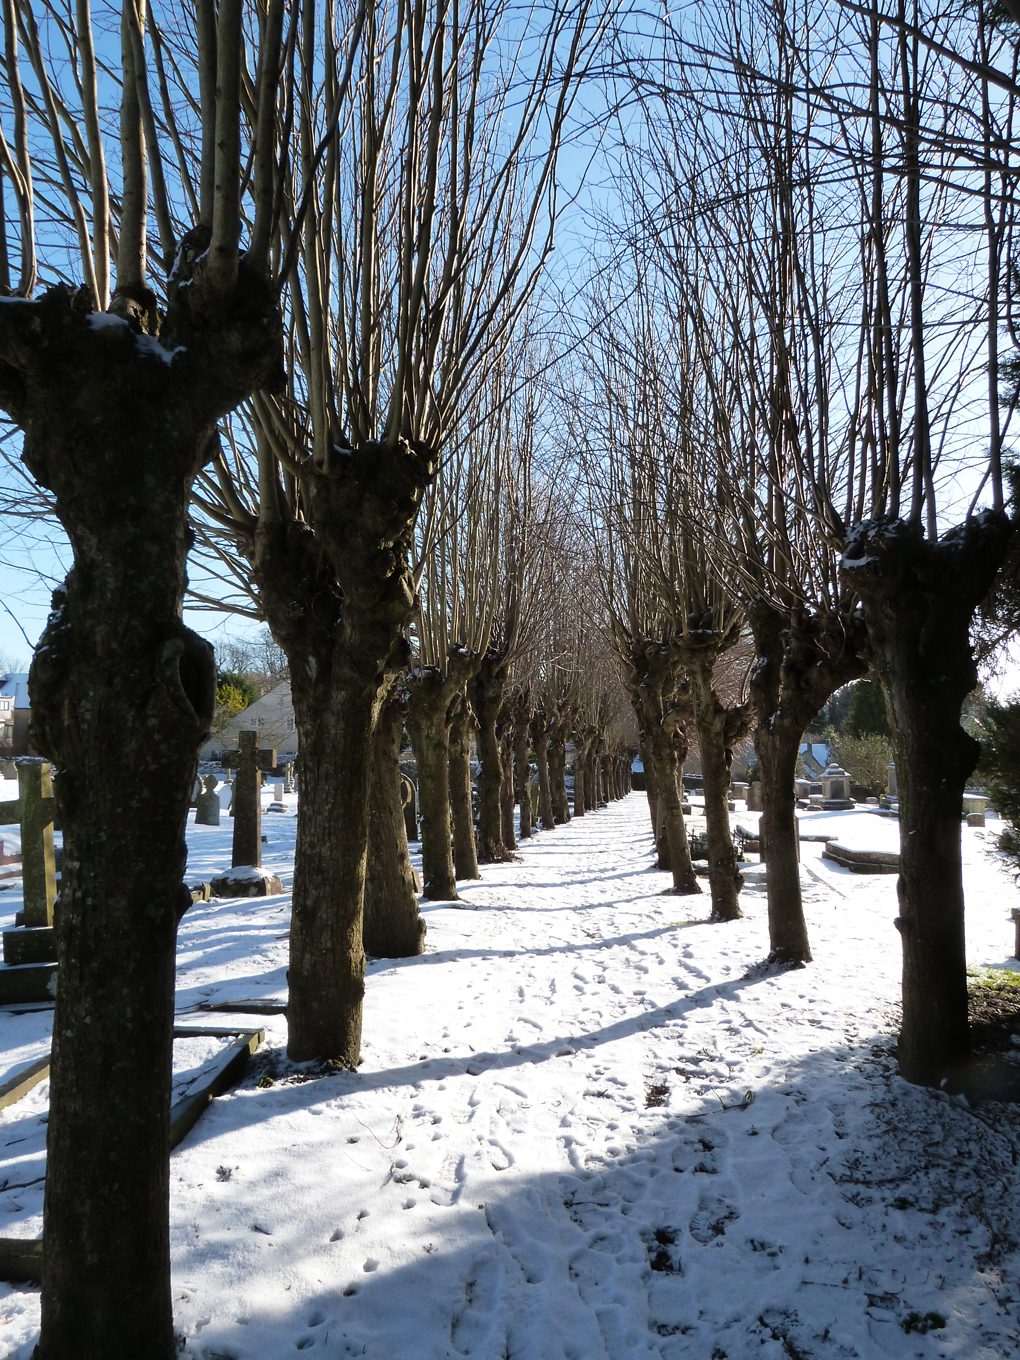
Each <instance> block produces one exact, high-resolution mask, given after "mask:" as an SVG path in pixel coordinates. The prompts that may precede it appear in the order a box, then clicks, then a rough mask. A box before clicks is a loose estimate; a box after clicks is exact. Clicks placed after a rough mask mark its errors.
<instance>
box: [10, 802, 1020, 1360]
mask: <svg viewBox="0 0 1020 1360" xmlns="http://www.w3.org/2000/svg"><path fill="white" fill-rule="evenodd" d="M876 822H877V819H876ZM292 825H293V824H292V822H289V824H288V825H285V824H284V822H283V819H281V820H280V821H278V822H276V823H274V824H273V825H272V826H271V827H270V831H271V842H272V843H273V845H275V846H276V847H277V853H278V855H279V857H280V859H281V860H283V859H285V858H286V840H287V835H288V834H290V833H291V827H292ZM879 825H880V831H881V834H882V835H887V834H888V830H887V826H888V824H886V823H881V824H879ZM879 825H876V834H879ZM866 829H867V828H866V827H865V830H866ZM198 830H199V831H200V832H203V833H205V832H206V829H202V828H200V829H198ZM228 834H229V827H227V828H226V829H224V828H220V829H219V831H212V829H209V830H208V833H207V834H206V840H205V844H206V845H207V846H208V847H209V849H210V851H211V852H215V851H216V850H217V849H218V848H219V842H218V840H215V842H214V838H218V837H221V835H222V836H225V835H228ZM841 834H842V833H841ZM820 850H821V846H820V845H818V846H811V845H805V846H804V851H805V864H804V882H805V889H806V897H807V910H808V917H809V928H810V931H811V939H812V945H813V948H814V950H815V957H816V962H815V963H814V964H813V965H812V966H811V967H809V968H806V969H802V970H795V971H790V972H785V973H780V974H769V973H768V972H767V971H765V970H762V969H760V968H757V967H756V965H757V964H758V963H760V961H761V959H762V958H763V957H764V955H765V953H766V952H767V926H766V921H765V901H764V891H763V883H762V878H761V873H762V870H761V869H760V867H759V866H757V865H755V866H753V867H751V868H750V870H749V871H748V874H747V879H748V882H747V886H746V888H745V891H744V893H743V895H742V902H743V906H744V910H745V912H746V918H745V919H744V920H743V921H740V922H736V923H732V924H730V925H721V926H720V925H709V924H708V923H707V922H706V921H705V919H704V918H705V916H706V915H707V910H708V898H707V895H706V896H704V897H702V898H695V899H691V898H676V897H673V896H671V895H664V894H663V891H662V890H663V888H664V887H665V886H666V885H667V883H668V877H667V876H666V875H663V874H660V873H657V872H656V871H655V870H654V868H652V854H651V841H650V836H649V834H648V818H647V810H646V803H645V799H644V796H643V795H640V794H635V795H632V796H631V797H630V798H628V799H626V800H624V801H623V802H622V803H619V804H615V805H613V806H612V807H610V808H608V809H604V810H602V811H600V812H599V813H597V814H594V815H589V816H587V817H585V818H584V819H582V820H577V821H575V822H573V823H572V824H571V825H569V826H567V827H562V828H559V829H557V830H556V831H554V832H546V833H542V834H541V835H540V836H539V837H538V838H537V839H536V841H535V842H534V843H533V844H531V845H527V846H525V848H524V849H523V850H522V862H521V863H519V864H511V865H500V866H491V867H489V868H486V869H485V870H484V871H483V872H484V877H483V879H482V881H481V882H479V883H477V884H469V885H464V886H463V888H462V896H463V899H464V900H463V903H462V905H461V906H459V907H454V906H443V907H435V906H428V905H427V906H426V908H425V910H426V914H427V918H428V923H429V933H428V938H427V947H428V952H427V953H426V954H425V955H424V956H423V957H422V958H420V959H415V960H404V961H400V962H398V963H396V964H394V963H393V962H390V961H381V962H377V963H373V964H372V965H371V967H370V978H369V983H368V992H367V1000H366V1012H365V1043H364V1062H363V1064H362V1066H361V1067H360V1068H359V1070H358V1072H357V1073H354V1074H349V1073H339V1074H332V1075H326V1076H313V1075H312V1074H311V1073H310V1072H309V1071H308V1070H307V1069H295V1068H294V1067H292V1066H290V1065H289V1064H288V1063H287V1062H286V1060H285V1057H284V1052H283V1050H284V1047H285V1042H286V1029H285V1023H284V1022H283V1020H282V1018H276V1017H272V1018H270V1019H268V1020H264V1021H263V1020H260V1021H259V1023H265V1024H266V1028H267V1030H268V1045H267V1049H266V1050H265V1051H264V1053H262V1054H260V1055H258V1056H257V1057H256V1059H255V1060H254V1061H253V1063H252V1066H251V1068H250V1070H249V1075H248V1076H247V1077H246V1079H245V1081H244V1082H243V1084H242V1085H241V1086H240V1087H239V1088H237V1089H236V1090H235V1091H234V1092H232V1093H230V1094H229V1095H227V1096H225V1097H223V1098H221V1099H219V1100H217V1101H215V1102H214V1104H213V1106H212V1107H211V1109H210V1110H209V1112H208V1113H207V1114H206V1115H204V1116H203V1118H202V1119H201V1120H200V1122H199V1123H198V1125H197V1126H196V1127H195V1129H194V1130H193V1131H192V1133H191V1134H190V1135H189V1136H188V1137H187V1138H186V1140H185V1141H184V1143H183V1144H182V1145H181V1146H180V1148H179V1149H178V1150H177V1151H176V1152H175V1153H174V1155H173V1158H172V1163H171V1177H172V1206H171V1234H172V1251H173V1260H174V1285H175V1316H176V1322H177V1326H178V1328H179V1329H180V1331H181V1333H182V1338H183V1339H184V1341H185V1350H184V1354H185V1355H186V1356H189V1357H194V1358H195V1360H197V1358H198V1357H204V1358H205V1360H216V1357H230V1358H231V1360H249V1358H250V1360H277V1357H281V1358H282V1357H284V1356H289V1355H291V1354H293V1352H294V1350H295V1349H299V1350H303V1349H309V1350H314V1351H315V1353H316V1354H321V1355H322V1356H323V1357H327V1356H334V1357H340V1356H362V1355H364V1356H368V1357H377V1358H378V1360H458V1357H462V1356H463V1357H474V1358H475V1360H504V1358H506V1360H636V1357H661V1358H662V1360H674V1357H681V1356H690V1357H697V1358H698V1360H700V1358H701V1357H704V1360H744V1357H755V1360H771V1357H790V1358H791V1360H814V1358H815V1357H817V1358H818V1360H829V1358H830V1357H831V1358H832V1360H836V1357H853V1356H857V1357H862V1358H864V1360H866V1358H867V1357H872V1356H876V1357H880V1356H884V1355H891V1356H899V1357H907V1356H909V1357H913V1356H919V1357H929V1356H930V1357H934V1356H953V1357H960V1360H964V1357H966V1360H983V1357H986V1356H987V1357H993V1356H995V1357H999V1356H1013V1355H1017V1354H1020V1331H1018V1328H1017V1316H1018V1312H1017V1309H1018V1304H1017V1300H1018V1298H1020V1281H1018V1266H1020V1258H1018V1255H1017V1249H1016V1244H1015V1240H1014V1238H1013V1236H1012V1233H1013V1230H1014V1225H1015V1224H1017V1222H1018V1221H1020V1217H1018V1209H1020V1198H1018V1194H1017V1191H1018V1184H1020V1169H1018V1167H1017V1160H1018V1157H1017V1152H1018V1138H1017V1133H1016V1129H1015V1112H1014V1111H1012V1110H1008V1109H1007V1108H1006V1107H1003V1106H991V1105H989V1106H983V1107H982V1108H981V1109H980V1110H971V1109H969V1108H967V1107H966V1106H965V1105H963V1104H961V1103H959V1102H957V1101H954V1100H951V1099H949V1098H948V1097H946V1096H944V1095H942V1094H939V1093H933V1092H929V1091H923V1090H918V1089H915V1088H911V1087H909V1086H907V1085H906V1084H905V1083H903V1082H901V1081H900V1080H899V1079H898V1078H897V1077H896V1076H895V1075H894V1066H895V1064H894V1060H893V1058H892V1057H891V1056H890V1047H891V1045H892V1044H893V1042H894V1041H893V1037H892V1036H893V1029H894V1024H895V1009H894V1008H895V1000H896V994H897V990H898V982H899V945H898V939H897V937H896V933H895V931H894V929H893V927H892V919H893V917H894V915H895V879H894V878H879V879H876V878H870V877H869V878H857V877H855V876H853V875H850V874H847V873H845V872H844V871H841V870H839V869H836V868H832V867H830V866H828V864H827V863H823V862H822V861H821V860H820V859H818V858H817V854H818V852H820ZM195 852H196V857H197V858H200V854H201V847H200V846H199V844H198V842H197V839H196V842H195ZM967 858H968V885H969V895H968V910H969V930H970V937H969V938H970V953H971V958H972V960H973V961H974V962H976V963H994V964H1002V963H1004V962H1005V961H1006V960H1005V956H1006V955H1007V954H1008V952H1009V944H1010V942H1011V932H1012V926H1011V923H1010V921H1009V908H1010V907H1011V906H1013V905H1014V904H1015V903H1016V902H1017V900H1018V899H1017V894H1016V892H1015V890H1014V889H1013V888H1012V886H1011V884H1010V883H1009V880H1008V879H1007V878H1006V876H1005V875H1004V874H1003V873H1002V871H1001V870H1000V869H999V868H998V867H996V866H994V865H992V864H990V863H988V862H987V860H986V859H985V858H984V857H983V855H982V850H981V842H980V840H979V839H977V838H976V837H974V836H973V835H971V836H970V838H969V839H968V840H967ZM193 863H195V858H193ZM196 867H199V871H200V872H201V869H200V866H198V865H196ZM273 867H274V868H276V867H277V865H276V864H274V865H273ZM280 867H282V863H281V865H280ZM285 881H287V880H286V879H285ZM285 930H286V899H271V900H270V901H268V902H258V903H249V902H244V903H240V902H237V903H226V904H211V905H210V906H209V907H197V908H195V909H194V911H193V912H189V913H188V916H187V917H186V918H185V923H184V926H183V927H182V932H181V949H180V963H181V968H180V978H179V991H178V1006H179V1008H181V1009H187V1008H189V1007H190V1006H193V1005H194V1003H195V1002H196V1001H197V1000H199V999H202V998H206V997H209V996H211V995H215V996H217V997H218V998H220V999H223V998H228V997H233V998H236V997H246V998H247V997H252V996H257V995H282V994H283V989H284V986H285V980H284V969H285V965H286V949H287V942H286V938H285V933H284V932H285ZM216 1023H221V1018H220V1017H217V1018H216ZM267 1076H268V1077H271V1078H272V1079H273V1084H272V1085H267V1086H263V1087H260V1086H259V1085H258V1081H259V1079H260V1078H265V1077H267ZM5 1117H6V1115H5V1116H0V1121H2V1120H3V1118H5ZM3 1127H4V1126H3V1124H2V1122H0V1136H2V1134H3ZM26 1226H27V1225H26ZM5 1230H6V1231H8V1232H9V1231H11V1229H9V1228H8V1229H5ZM24 1230H25V1229H24V1227H23V1228H22V1229H21V1231H24ZM0 1298H2V1305H3V1312H4V1314H5V1315H6V1316H5V1318H4V1321H3V1324H2V1325H0V1356H16V1357H18V1360H22V1358H23V1357H27V1356H28V1355H29V1354H30V1351H31V1336H32V1328H33V1326H34V1325H35V1324H36V1323H37V1316H38V1314H37V1308H38V1301H37V1298H36V1296H35V1295H34V1294H33V1293H31V1292H25V1291H14V1290H10V1289H7V1288H4V1289H2V1290H0ZM904 1323H906V1324H907V1330H905V1329H904ZM940 1324H942V1325H940ZM919 1329H920V1330H919Z"/></svg>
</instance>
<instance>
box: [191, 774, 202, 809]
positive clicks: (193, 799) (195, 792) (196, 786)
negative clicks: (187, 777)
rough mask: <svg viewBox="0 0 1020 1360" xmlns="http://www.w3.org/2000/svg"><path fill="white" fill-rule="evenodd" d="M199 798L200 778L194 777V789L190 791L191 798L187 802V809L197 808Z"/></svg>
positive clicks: (200, 790)
mask: <svg viewBox="0 0 1020 1360" xmlns="http://www.w3.org/2000/svg"><path fill="white" fill-rule="evenodd" d="M201 796H202V776H201V775H196V776H195V783H194V787H193V788H192V790H191V797H190V799H189V800H188V807H193V808H197V807H198V800H199V798H201Z"/></svg>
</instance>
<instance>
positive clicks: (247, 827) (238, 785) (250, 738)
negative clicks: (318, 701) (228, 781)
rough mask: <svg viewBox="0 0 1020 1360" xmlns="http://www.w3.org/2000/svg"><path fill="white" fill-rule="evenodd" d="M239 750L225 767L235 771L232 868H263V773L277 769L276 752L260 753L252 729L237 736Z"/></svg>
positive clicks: (228, 754) (227, 756)
mask: <svg viewBox="0 0 1020 1360" xmlns="http://www.w3.org/2000/svg"><path fill="white" fill-rule="evenodd" d="M237 744H238V750H236V751H226V752H225V753H224V756H223V764H224V765H225V766H226V767H227V769H229V770H236V771H237V775H236V777H235V779H234V850H233V854H232V856H231V860H230V864H231V868H233V869H237V868H239V867H240V866H241V865H242V864H251V865H253V866H254V867H255V868H256V869H257V868H259V867H260V866H261V864H262V799H261V797H260V794H259V790H260V789H261V787H262V771H263V770H271V769H273V767H274V766H275V765H276V751H275V750H274V749H272V748H268V749H263V750H260V749H259V734H258V732H256V731H255V730H254V728H250V729H248V730H247V731H244V732H238V734H237Z"/></svg>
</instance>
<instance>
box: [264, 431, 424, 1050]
mask: <svg viewBox="0 0 1020 1360" xmlns="http://www.w3.org/2000/svg"><path fill="white" fill-rule="evenodd" d="M434 471H435V460H434V459H433V458H432V456H431V455H430V454H429V452H428V451H427V450H424V449H421V448H412V447H411V446H410V445H408V444H406V443H404V442H395V443H394V444H392V445H388V444H376V443H366V444H364V445H362V446H360V447H358V448H354V449H350V450H347V451H346V452H345V456H344V457H343V458H334V459H333V460H332V461H331V463H330V464H329V467H328V470H327V469H326V468H325V467H318V466H317V465H313V464H311V463H309V464H308V465H306V467H305V469H304V473H305V481H304V486H303V495H304V499H305V503H306V505H307V518H306V519H303V520H297V519H283V518H282V517H277V518H274V515H273V511H272V505H271V504H269V505H267V502H270V501H272V500H273V498H270V497H266V498H264V499H263V511H264V513H263V518H262V519H261V520H260V522H259V525H258V528H257V530H256V535H255V562H254V576H255V580H256V583H257V585H258V589H259V598H260V601H261V604H262V609H263V613H264V614H265V617H266V621H267V622H268V624H269V627H270V629H271V630H272V633H273V637H274V638H275V640H276V642H277V643H278V644H279V645H280V646H281V647H282V648H283V650H284V652H285V653H286V655H287V660H288V662H289V663H290V677H291V696H292V699H293V701H294V722H295V726H296V728H297V733H298V746H299V750H300V759H299V761H298V791H299V794H300V798H299V801H298V818H297V822H298V825H297V846H296V855H295V862H294V892H293V899H292V910H291V932H290V967H289V970H288V1005H287V1025H288V1044H287V1052H288V1054H289V1055H290V1057H291V1058H293V1059H294V1060H295V1061H298V1062H303V1061H307V1060H309V1059H312V1058H322V1059H328V1060H330V1061H333V1062H337V1063H341V1064H343V1065H345V1066H350V1067H354V1066H356V1065H357V1063H358V1062H359V1061H360V1058H361V1011H362V1001H363V997H364V975H365V955H364V942H363V916H364V902H365V866H366V861H367V854H368V825H369V820H368V807H369V771H370V768H371V764H372V750H373V736H374V731H375V725H376V720H377V717H378V714H379V711H380V707H381V705H382V702H383V699H384V697H385V695H386V694H387V692H388V690H389V687H390V685H391V684H392V682H393V680H394V679H395V677H396V676H397V675H398V674H399V673H400V672H401V671H402V670H403V669H404V667H405V665H406V663H407V657H408V646H407V642H406V640H405V638H404V636H403V629H404V627H405V625H406V624H407V621H408V619H409V617H410V615H411V612H412V610H413V608H414V599H415V596H414V581H413V576H412V574H411V571H410V568H409V566H408V549H409V544H410V538H411V534H412V532H413V526H414V521H415V518H416V515H417V509H418V505H419V503H420V500H421V495H422V492H423V491H424V488H425V487H426V486H427V484H428V482H429V480H430V478H431V477H432V475H433V474H434ZM275 499H276V500H279V499H281V498H275ZM274 503H275V502H274Z"/></svg>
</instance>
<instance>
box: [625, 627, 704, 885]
mask: <svg viewBox="0 0 1020 1360" xmlns="http://www.w3.org/2000/svg"><path fill="white" fill-rule="evenodd" d="M679 672H680V659H679V657H678V655H677V653H676V649H675V648H674V647H671V646H670V645H669V644H668V643H659V642H654V641H652V640H644V641H639V642H637V643H636V644H635V645H634V647H633V648H632V650H631V656H630V667H629V670H628V675H627V684H628V687H629V689H630V695H631V702H632V703H633V705H634V710H635V713H636V714H637V718H638V726H639V731H640V739H641V749H642V751H646V752H647V754H648V759H649V760H650V762H651V769H652V771H653V772H654V781H655V794H656V813H655V822H654V825H655V833H656V848H657V849H658V852H659V868H664V867H665V868H666V869H667V871H668V872H670V873H672V875H673V891H674V892H675V893H677V894H679V895H682V896H693V895H694V894H696V893H700V892H701V885H700V884H699V883H698V880H697V878H695V876H694V865H693V864H692V863H691V849H690V845H689V844H688V841H687V828H686V826H685V825H684V817H683V797H682V792H681V775H682V772H683V763H684V760H685V759H686V758H687V750H688V740H687V728H688V725H689V723H690V721H691V719H692V717H693V708H692V705H691V701H690V697H689V695H688V694H687V693H686V691H683V690H681V688H680V687H679V685H678V676H679ZM646 768H647V766H646ZM660 819H661V827H662V830H661V834H660ZM663 843H665V847H666V853H667V854H668V859H669V863H668V865H665V866H664V865H663V863H662V859H663V849H662V847H663Z"/></svg>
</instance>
